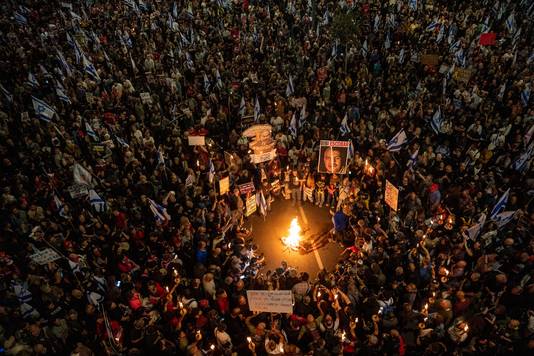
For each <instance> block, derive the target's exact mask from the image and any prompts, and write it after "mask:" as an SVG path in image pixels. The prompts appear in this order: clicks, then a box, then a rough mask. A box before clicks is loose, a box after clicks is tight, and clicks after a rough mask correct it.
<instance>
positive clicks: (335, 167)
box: [317, 140, 350, 174]
mask: <svg viewBox="0 0 534 356" xmlns="http://www.w3.org/2000/svg"><path fill="white" fill-rule="evenodd" d="M349 146H350V142H349V141H327V140H321V143H320V146H319V161H318V164H317V171H318V172H319V173H335V174H345V173H347V166H348V157H349Z"/></svg>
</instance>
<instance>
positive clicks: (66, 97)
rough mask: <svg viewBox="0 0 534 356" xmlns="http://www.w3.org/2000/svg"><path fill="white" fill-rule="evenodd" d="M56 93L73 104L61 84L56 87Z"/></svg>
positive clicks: (66, 101)
mask: <svg viewBox="0 0 534 356" xmlns="http://www.w3.org/2000/svg"><path fill="white" fill-rule="evenodd" d="M56 95H57V98H58V99H59V100H61V101H63V102H65V103H67V104H69V105H70V104H72V103H71V101H70V98H69V97H68V96H67V94H65V92H64V91H63V89H62V88H61V87H59V86H57V87H56Z"/></svg>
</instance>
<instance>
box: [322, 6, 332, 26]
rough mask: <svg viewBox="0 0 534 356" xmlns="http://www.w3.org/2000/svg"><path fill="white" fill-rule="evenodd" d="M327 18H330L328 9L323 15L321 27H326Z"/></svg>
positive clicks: (328, 20)
mask: <svg viewBox="0 0 534 356" xmlns="http://www.w3.org/2000/svg"><path fill="white" fill-rule="evenodd" d="M329 18H330V13H329V12H328V8H327V9H326V10H325V12H324V14H323V26H326V25H328V23H329V22H330V19H329Z"/></svg>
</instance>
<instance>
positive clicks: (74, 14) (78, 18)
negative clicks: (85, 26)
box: [70, 11, 82, 21]
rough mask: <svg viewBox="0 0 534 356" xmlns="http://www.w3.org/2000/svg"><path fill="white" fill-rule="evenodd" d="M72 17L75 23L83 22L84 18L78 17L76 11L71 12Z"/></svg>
mask: <svg viewBox="0 0 534 356" xmlns="http://www.w3.org/2000/svg"><path fill="white" fill-rule="evenodd" d="M70 16H71V17H72V19H73V20H74V21H81V20H82V18H81V17H80V15H78V14H77V13H75V12H74V11H70Z"/></svg>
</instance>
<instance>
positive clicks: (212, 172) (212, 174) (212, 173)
mask: <svg viewBox="0 0 534 356" xmlns="http://www.w3.org/2000/svg"><path fill="white" fill-rule="evenodd" d="M209 166H210V170H209V172H208V180H209V182H210V184H211V183H213V179H215V166H214V165H213V162H212V161H211V159H210V164H209Z"/></svg>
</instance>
